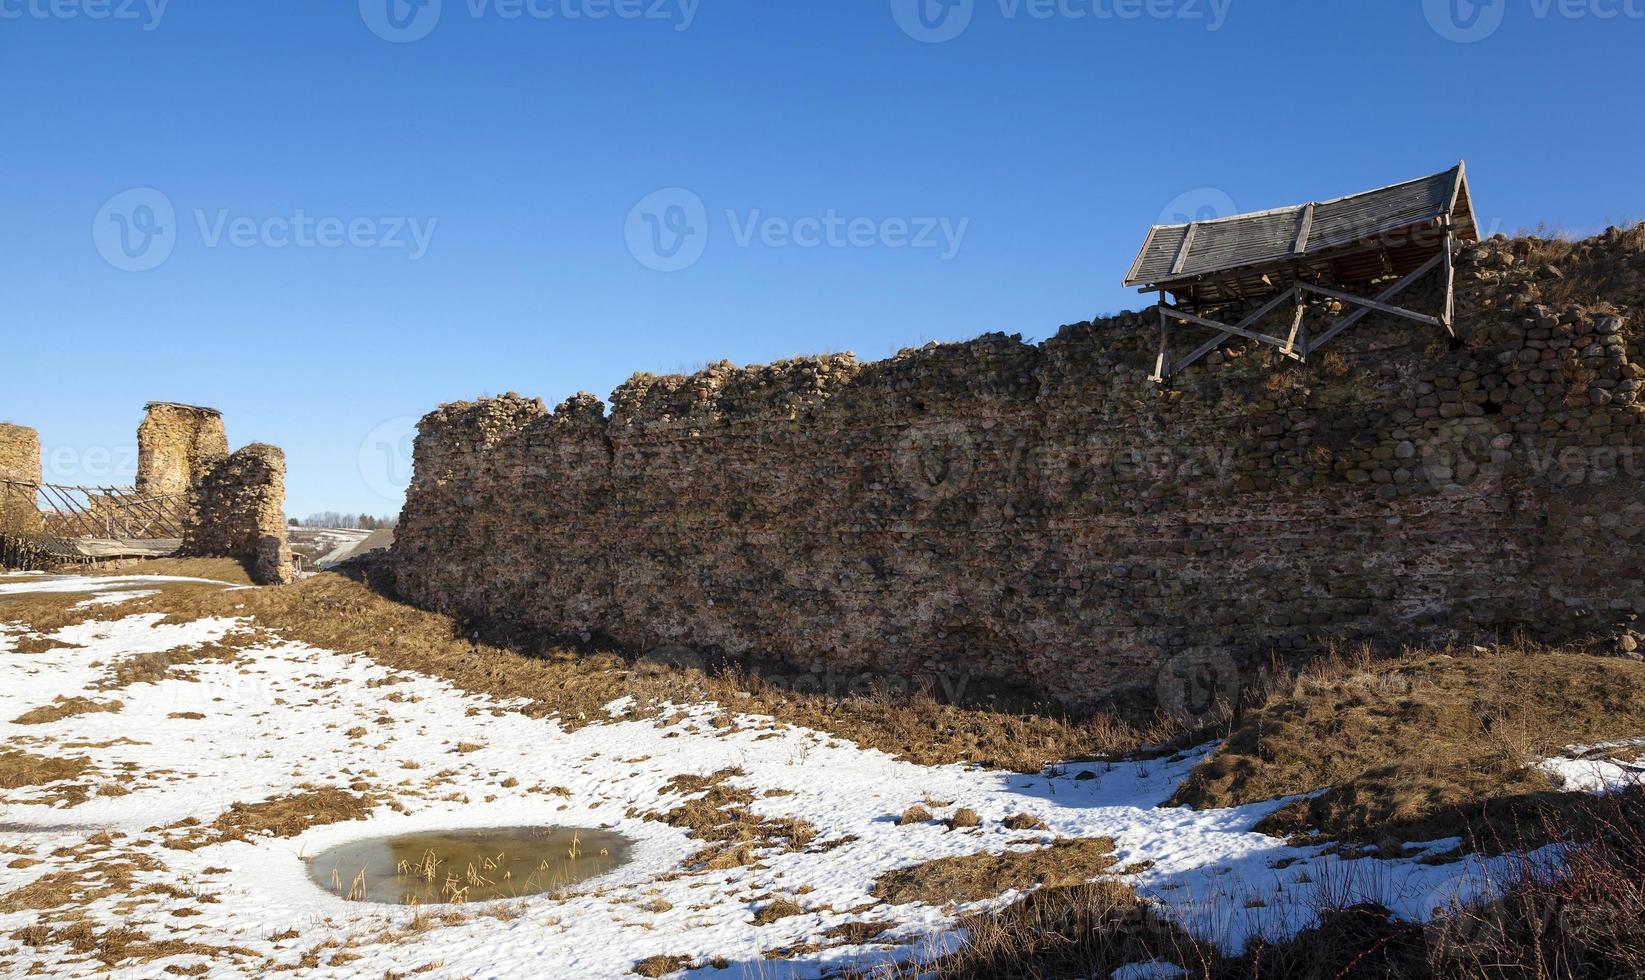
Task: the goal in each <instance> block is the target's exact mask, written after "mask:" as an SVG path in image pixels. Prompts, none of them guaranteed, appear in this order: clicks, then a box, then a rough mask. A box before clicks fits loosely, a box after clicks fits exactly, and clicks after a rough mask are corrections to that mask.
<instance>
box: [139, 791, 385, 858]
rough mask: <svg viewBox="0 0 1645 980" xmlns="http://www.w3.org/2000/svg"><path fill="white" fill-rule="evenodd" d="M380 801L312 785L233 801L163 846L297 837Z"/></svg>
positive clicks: (364, 812) (356, 816) (361, 814)
mask: <svg viewBox="0 0 1645 980" xmlns="http://www.w3.org/2000/svg"><path fill="white" fill-rule="evenodd" d="M381 802H382V798H381V797H379V796H377V795H375V794H359V793H350V792H347V791H345V790H340V789H330V788H319V789H315V788H311V789H308V790H305V791H304V792H301V793H294V794H292V795H290V796H276V797H273V798H272V799H267V800H263V801H261V802H259V803H236V804H234V805H233V806H231V807H229V808H228V810H227V812H225V813H224V814H223V815H222V816H220V817H218V818H217V819H216V820H215V821H213V822H212V824H211V826H209V827H199V828H195V827H190V828H189V829H188V831H187V832H186V833H185V834H184V835H183V836H181V837H178V838H174V839H172V840H168V841H166V846H167V847H169V848H172V849H174V850H180V851H193V850H197V849H199V848H202V847H207V846H210V845H212V844H221V843H223V842H224V841H231V840H246V839H247V838H250V837H296V836H297V835H298V834H301V833H303V832H304V831H306V830H308V829H309V828H310V827H320V826H324V825H326V824H333V823H345V822H347V821H350V820H364V819H365V818H366V817H369V816H370V815H371V811H373V810H375V809H376V808H377V806H378V804H380V803H381ZM179 826H181V825H179Z"/></svg>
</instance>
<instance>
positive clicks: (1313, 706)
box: [1172, 646, 1645, 853]
mask: <svg viewBox="0 0 1645 980" xmlns="http://www.w3.org/2000/svg"><path fill="white" fill-rule="evenodd" d="M1641 730H1645V664H1637V663H1633V662H1631V661H1626V660H1620V659H1612V658H1600V657H1592V656H1586V655H1582V654H1574V653H1559V652H1554V651H1549V650H1543V649H1537V648H1529V647H1525V646H1519V647H1515V648H1511V649H1502V650H1496V651H1492V652H1489V653H1477V652H1469V653H1462V652H1452V653H1410V654H1406V655H1404V656H1400V657H1397V658H1393V659H1388V660H1374V659H1372V658H1371V657H1370V656H1369V655H1368V654H1364V653H1361V654H1357V655H1354V656H1351V657H1346V658H1332V659H1330V660H1327V661H1325V662H1322V663H1319V664H1317V665H1315V666H1313V667H1311V668H1309V669H1308V670H1307V671H1306V672H1304V673H1302V674H1300V675H1297V676H1295V677H1291V678H1288V679H1287V681H1286V682H1285V683H1281V684H1276V685H1274V687H1273V689H1272V693H1271V694H1269V695H1268V696H1267V697H1266V698H1265V699H1264V700H1263V702H1262V703H1261V704H1259V705H1255V706H1253V707H1250V708H1248V709H1247V710H1246V711H1245V713H1244V715H1243V717H1242V718H1241V719H1240V721H1239V722H1238V724H1237V725H1236V726H1235V728H1234V731H1233V733H1232V735H1231V736H1230V737H1229V738H1228V739H1227V740H1226V741H1225V742H1224V743H1223V745H1222V746H1221V748H1220V749H1219V750H1218V752H1217V753H1216V754H1215V755H1214V756H1213V757H1211V758H1210V759H1209V760H1207V761H1206V762H1205V763H1203V764H1202V765H1201V766H1200V767H1199V768H1197V769H1196V770H1195V771H1194V773H1193V774H1192V775H1191V776H1190V777H1189V779H1188V781H1187V782H1186V783H1185V784H1184V785H1183V787H1182V788H1181V789H1180V790H1179V791H1178V793H1177V794H1176V796H1175V798H1174V799H1173V801H1172V802H1173V803H1176V804H1189V805H1192V806H1195V807H1201V808H1208V807H1227V806H1236V805H1240V804H1245V803H1255V802H1260V801H1263V800H1271V799H1276V798H1278V797H1282V796H1291V795H1299V794H1304V793H1312V792H1315V791H1318V790H1325V792H1324V793H1322V794H1321V795H1319V796H1316V797H1314V798H1312V799H1309V800H1306V801H1302V802H1299V803H1296V804H1294V805H1292V806H1291V807H1288V808H1286V809H1285V810H1282V811H1280V812H1279V813H1278V814H1276V815H1274V816H1273V817H1270V818H1269V819H1268V820H1267V821H1266V822H1265V824H1264V825H1263V826H1262V828H1261V829H1263V830H1266V831H1268V832H1273V833H1291V834H1296V833H1302V832H1306V831H1310V830H1314V829H1317V830H1318V831H1319V832H1320V833H1321V834H1323V835H1324V836H1326V837H1329V838H1337V839H1344V838H1345V839H1353V840H1358V841H1368V842H1373V843H1378V844H1381V845H1383V847H1384V848H1385V849H1386V850H1388V851H1391V852H1395V853H1397V851H1398V848H1399V844H1400V843H1401V842H1404V841H1418V840H1432V839H1435V838H1440V837H1449V836H1463V837H1470V836H1479V837H1486V838H1488V837H1502V838H1505V839H1506V838H1509V837H1512V836H1514V834H1515V831H1514V830H1513V827H1514V825H1515V824H1516V823H1529V822H1534V815H1535V812H1536V810H1537V809H1538V808H1539V807H1541V806H1544V805H1547V804H1549V803H1550V802H1552V794H1553V793H1554V791H1555V790H1556V789H1557V787H1555V786H1553V785H1552V783H1551V782H1550V780H1549V777H1548V776H1547V775H1546V774H1545V773H1543V772H1542V771H1541V770H1539V769H1536V768H1534V767H1533V763H1534V761H1535V760H1536V759H1538V758H1541V757H1546V756H1549V755H1553V754H1555V753H1557V752H1558V751H1559V750H1560V749H1561V748H1563V747H1565V746H1567V745H1572V744H1578V743H1590V742H1598V741H1604V740H1607V739H1612V738H1624V737H1629V736H1636V735H1638V734H1639V732H1640V731H1641Z"/></svg>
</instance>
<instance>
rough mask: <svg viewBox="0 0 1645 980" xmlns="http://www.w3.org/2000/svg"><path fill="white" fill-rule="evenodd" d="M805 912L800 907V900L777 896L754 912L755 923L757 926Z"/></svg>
mask: <svg viewBox="0 0 1645 980" xmlns="http://www.w3.org/2000/svg"><path fill="white" fill-rule="evenodd" d="M803 914H805V910H804V909H802V908H800V903H799V902H796V901H794V900H793V899H792V898H777V899H773V900H771V901H769V902H767V903H766V904H764V905H762V906H760V909H759V911H757V912H755V913H754V924H755V925H757V926H763V925H769V924H771V923H773V922H776V921H778V920H780V919H790V918H793V917H794V916H796V915H803Z"/></svg>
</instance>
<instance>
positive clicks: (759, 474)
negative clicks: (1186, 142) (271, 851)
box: [393, 231, 1645, 707]
mask: <svg viewBox="0 0 1645 980" xmlns="http://www.w3.org/2000/svg"><path fill="white" fill-rule="evenodd" d="M1404 299H1405V302H1406V303H1407V304H1409V305H1411V306H1413V307H1415V308H1417V309H1424V310H1427V309H1437V305H1438V302H1439V296H1438V292H1437V287H1432V286H1430V287H1425V289H1414V290H1412V291H1411V292H1410V293H1409V294H1407V295H1406V296H1405V297H1404ZM1458 306H1459V318H1460V323H1459V333H1460V334H1461V336H1460V340H1459V342H1458V343H1455V344H1452V343H1448V342H1447V338H1446V337H1445V335H1444V334H1443V332H1441V331H1438V330H1436V329H1434V328H1429V327H1424V326H1421V325H1418V324H1414V323H1410V322H1409V321H1394V320H1388V319H1385V318H1381V317H1373V318H1369V319H1367V320H1365V321H1362V323H1361V324H1359V325H1358V326H1356V327H1355V328H1354V329H1353V330H1351V331H1349V332H1348V333H1345V334H1343V335H1342V336H1341V337H1339V338H1338V339H1337V340H1336V341H1334V342H1333V343H1332V345H1331V346H1330V347H1329V348H1327V349H1326V350H1325V351H1322V352H1320V353H1319V354H1316V355H1315V357H1314V358H1313V359H1312V360H1311V363H1309V364H1308V365H1306V366H1295V365H1292V364H1291V363H1290V362H1281V361H1279V360H1277V358H1275V357H1274V352H1272V351H1271V350H1269V349H1262V348H1253V347H1251V346H1248V345H1245V344H1239V345H1232V346H1230V347H1228V348H1225V350H1224V352H1222V353H1219V354H1216V355H1213V356H1212V357H1211V358H1208V359H1206V360H1205V361H1202V362H1201V363H1200V364H1197V365H1195V366H1194V367H1192V368H1190V369H1188V370H1187V371H1186V372H1185V373H1184V374H1183V375H1182V376H1180V377H1178V378H1176V379H1174V380H1173V383H1172V385H1171V386H1170V387H1168V388H1166V389H1163V390H1162V389H1160V388H1158V387H1157V386H1155V385H1154V384H1152V383H1150V382H1149V381H1148V380H1147V376H1148V374H1149V372H1150V370H1151V368H1152V362H1153V352H1154V346H1155V343H1156V333H1155V332H1156V330H1157V319H1156V317H1154V316H1152V315H1145V314H1123V315H1120V316H1118V317H1113V318H1108V319H1103V320H1097V321H1092V322H1088V323H1081V324H1076V325H1072V326H1067V327H1064V328H1062V329H1061V330H1060V331H1059V332H1058V334H1057V335H1056V336H1055V337H1053V338H1052V339H1050V340H1047V341H1045V342H1044V343H1042V344H1039V345H1037V346H1036V345H1030V344H1025V343H1023V342H1021V341H1020V340H1019V339H1017V338H1014V337H1007V336H1004V335H999V334H994V335H989V336H985V337H982V338H979V339H977V340H974V341H971V342H968V343H962V344H949V345H940V346H939V345H930V346H928V347H926V348H923V349H919V350H909V351H904V352H902V353H900V354H898V355H897V356H896V357H893V358H891V359H889V360H885V361H880V362H875V363H866V364H865V363H860V362H858V361H856V360H855V359H854V358H853V357H851V356H850V355H837V356H828V357H819V358H807V359H801V360H795V361H788V362H783V363H780V364H775V365H770V366H758V367H749V368H741V369H739V368H734V367H732V366H731V365H729V364H721V365H717V366H715V367H711V368H709V369H708V370H706V371H703V372H701V373H699V374H696V375H694V376H691V377H678V376H671V377H654V376H651V375H639V376H636V377H635V378H633V379H632V380H630V381H629V382H627V383H626V384H624V385H623V386H622V387H620V388H619V389H618V390H617V391H616V392H614V393H613V395H612V397H611V408H610V412H609V414H607V413H606V412H605V411H604V410H603V407H602V405H601V404H600V402H599V401H598V400H597V399H595V398H593V397H592V396H588V395H580V396H578V397H576V398H573V399H571V400H569V401H567V402H566V403H565V404H563V405H561V406H559V407H558V408H557V409H556V410H554V411H553V412H549V411H547V410H546V409H545V408H544V406H543V405H542V403H541V402H540V401H537V400H530V399H525V398H521V397H518V396H515V395H508V396H504V397H502V398H496V399H488V400H484V401H480V402H476V403H459V404H453V405H447V406H444V407H442V408H441V409H439V410H438V411H436V412H434V413H432V414H430V415H429V416H427V417H426V418H425V419H424V420H423V421H422V423H421V425H420V427H419V436H418V439H417V444H416V472H415V478H414V480H413V483H412V487H411V490H410V493H409V495H408V498H407V502H406V506H405V510H404V512H403V513H402V517H401V522H400V526H399V528H398V530H397V532H396V542H395V546H394V552H393V560H394V565H395V571H396V577H397V581H398V587H399V589H400V591H401V593H402V594H403V595H404V596H405V597H406V598H408V599H409V600H411V601H414V602H417V603H419V604H422V605H424V606H427V607H429V608H433V609H437V610H441V611H445V612H449V613H453V614H457V615H460V616H463V617H468V618H471V619H475V620H487V621H497V622H505V623H510V624H515V625H520V626H526V627H531V628H536V629H541V630H545V631H548V632H552V633H557V634H565V635H578V634H581V635H597V636H601V637H605V638H609V639H612V640H615V641H617V642H620V643H623V644H627V645H630V646H632V647H635V648H639V649H646V648H656V647H662V646H676V645H684V646H689V647H692V648H695V649H697V650H701V651H704V652H719V653H725V654H731V655H736V656H742V657H749V658H754V659H756V660H761V661H767V662H770V663H772V664H781V665H784V666H785V668H795V667H797V668H799V669H801V670H813V671H829V672H835V671H843V672H853V671H856V672H868V673H872V674H875V675H893V674H894V675H898V676H901V677H905V678H913V679H915V681H914V682H915V683H921V682H922V681H923V679H927V678H933V677H952V676H955V675H961V676H963V677H968V678H980V677H989V678H994V679H999V680H1003V681H1008V682H1013V683H1016V684H1019V685H1022V686H1024V687H1027V688H1031V689H1033V690H1036V691H1040V692H1045V693H1048V694H1050V695H1052V696H1054V697H1056V698H1059V699H1061V700H1062V701H1064V702H1065V703H1067V704H1069V705H1074V706H1080V707H1087V706H1096V705H1099V704H1104V703H1115V702H1117V703H1119V704H1122V705H1126V706H1130V707H1137V706H1142V705H1147V704H1151V703H1152V702H1153V700H1154V696H1155V693H1156V685H1157V684H1158V683H1159V679H1160V677H1161V676H1162V671H1161V668H1162V666H1164V665H1166V664H1169V663H1180V662H1182V661H1183V659H1184V658H1189V659H1190V660H1191V659H1192V658H1195V657H1203V656H1217V657H1224V656H1226V657H1227V658H1230V659H1232V660H1233V661H1235V662H1236V663H1238V664H1239V665H1240V666H1241V667H1242V668H1245V669H1252V668H1255V667H1256V666H1257V665H1259V664H1262V663H1265V662H1267V660H1268V658H1270V657H1273V656H1278V657H1282V658H1286V657H1288V658H1296V657H1306V656H1310V655H1313V654H1315V653H1316V652H1318V651H1320V650H1321V649H1323V648H1324V645H1325V644H1328V643H1333V642H1347V643H1352V642H1360V641H1367V642H1372V643H1374V644H1376V645H1379V646H1383V647H1388V646H1392V645H1394V644H1399V643H1405V642H1423V643H1444V642H1450V641H1454V640H1467V639H1471V638H1475V637H1482V636H1492V635H1495V636H1500V635H1504V634H1508V633H1510V632H1514V631H1520V630H1524V631H1527V632H1529V633H1532V634H1534V635H1536V636H1539V637H1545V638H1548V639H1568V638H1572V637H1578V636H1589V635H1597V634H1603V633H1605V632H1606V631H1607V630H1611V629H1615V628H1617V627H1618V626H1619V624H1622V623H1624V622H1626V621H1628V620H1630V619H1631V618H1632V617H1634V616H1636V615H1637V614H1639V613H1642V612H1645V569H1642V566H1641V562H1640V548H1641V545H1642V544H1645V495H1642V494H1641V489H1642V483H1645V472H1642V471H1645V407H1642V406H1641V404H1640V402H1639V394H1638V393H1639V387H1640V379H1641V378H1645V368H1641V367H1640V365H1639V364H1638V363H1635V362H1636V361H1637V360H1640V359H1641V358H1640V357H1639V346H1640V334H1639V327H1638V322H1639V321H1638V314H1639V312H1640V311H1641V309H1642V308H1645V233H1641V232H1639V231H1635V232H1631V233H1621V232H1613V233H1609V234H1608V235H1606V236H1604V237H1602V238H1599V239H1595V240H1591V241H1589V242H1585V243H1580V244H1578V245H1575V246H1570V245H1566V244H1562V243H1550V242H1542V241H1537V240H1514V241H1508V240H1505V239H1499V240H1493V241H1491V242H1488V243H1482V244H1480V245H1478V246H1474V247H1471V248H1469V249H1467V250H1466V251H1465V253H1464V254H1463V255H1462V257H1461V259H1460V262H1459V296H1458ZM1327 312H1329V311H1328V310H1325V309H1322V308H1316V309H1315V310H1313V311H1312V313H1311V317H1312V319H1313V322H1314V323H1316V324H1317V323H1319V322H1320V319H1319V317H1320V316H1322V315H1323V314H1325V313H1327ZM1287 325H1288V320H1287ZM1318 329H1319V328H1318V327H1316V328H1315V332H1316V333H1317V332H1318ZM1200 339H1203V338H1202V337H1201V336H1200V335H1198V334H1195V335H1193V336H1192V337H1187V336H1184V337H1183V338H1182V339H1180V340H1179V341H1178V344H1179V349H1182V350H1185V349H1187V347H1188V346H1189V345H1191V344H1197V343H1198V342H1199V340H1200Z"/></svg>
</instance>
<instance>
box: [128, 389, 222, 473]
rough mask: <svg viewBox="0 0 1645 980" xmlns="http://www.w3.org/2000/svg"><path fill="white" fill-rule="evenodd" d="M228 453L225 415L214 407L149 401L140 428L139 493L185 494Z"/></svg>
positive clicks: (138, 433) (138, 449)
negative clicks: (224, 425)
mask: <svg viewBox="0 0 1645 980" xmlns="http://www.w3.org/2000/svg"><path fill="white" fill-rule="evenodd" d="M227 455H228V435H227V433H226V432H225V431H224V429H223V414H222V413H221V412H219V411H217V410H216V409H214V408H200V407H198V406H194V405H178V404H175V403H172V402H150V403H149V404H148V405H147V406H145V408H144V414H143V421H142V424H140V425H139V426H138V427H137V492H138V493H140V494H143V495H144V496H161V495H167V494H186V493H187V492H188V491H189V488H190V487H192V486H194V484H195V483H196V482H198V481H199V480H200V478H201V477H203V476H204V475H205V473H206V471H207V470H208V469H209V468H210V467H211V466H212V465H213V464H215V463H216V462H217V461H218V460H221V459H222V458H223V457H224V456H227Z"/></svg>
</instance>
